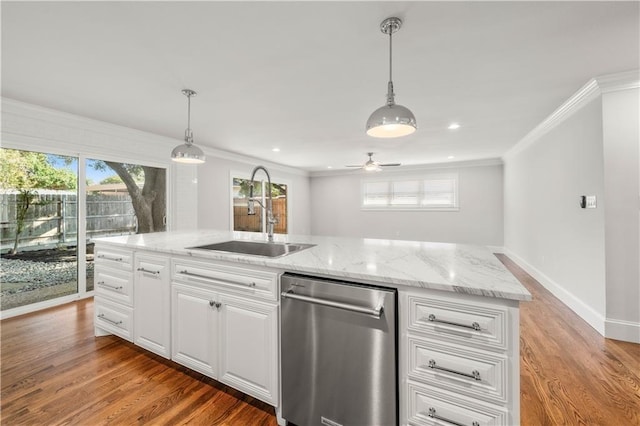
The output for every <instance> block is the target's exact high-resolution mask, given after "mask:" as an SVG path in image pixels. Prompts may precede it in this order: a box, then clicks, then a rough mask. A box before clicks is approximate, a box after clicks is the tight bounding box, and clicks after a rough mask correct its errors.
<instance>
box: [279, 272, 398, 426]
mask: <svg viewBox="0 0 640 426" xmlns="http://www.w3.org/2000/svg"><path fill="white" fill-rule="evenodd" d="M281 284H282V285H281V291H282V293H281V312H282V316H281V341H282V353H281V357H282V358H281V359H282V369H281V371H282V373H281V375H282V417H284V419H285V420H287V421H288V422H289V423H293V424H295V425H298V426H313V425H322V426H376V425H378V426H392V425H397V424H398V380H397V374H398V373H397V359H396V358H397V330H396V323H397V320H396V312H397V309H396V303H397V302H396V299H397V297H396V295H397V291H396V290H395V289H390V288H383V287H374V286H367V285H361V284H354V283H347V282H341V281H335V280H328V279H321V278H312V277H305V276H301V275H295V274H284V275H283V277H282V281H281Z"/></svg>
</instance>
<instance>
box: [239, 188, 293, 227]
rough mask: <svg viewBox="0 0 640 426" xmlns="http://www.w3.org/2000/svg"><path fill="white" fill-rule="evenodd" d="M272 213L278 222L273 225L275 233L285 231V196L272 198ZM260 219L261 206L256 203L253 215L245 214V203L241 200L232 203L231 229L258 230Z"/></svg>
mask: <svg viewBox="0 0 640 426" xmlns="http://www.w3.org/2000/svg"><path fill="white" fill-rule="evenodd" d="M273 215H274V216H275V217H276V218H277V219H278V223H276V226H275V227H274V232H275V233H276V234H286V233H287V198H286V197H277V198H274V199H273ZM261 220H262V207H260V205H259V204H258V203H256V214H255V216H249V215H248V214H247V203H246V200H243V201H242V202H241V203H237V204H236V203H234V206H233V230H234V231H252V232H260V231H261V227H260V222H261Z"/></svg>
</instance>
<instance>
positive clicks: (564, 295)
mask: <svg viewBox="0 0 640 426" xmlns="http://www.w3.org/2000/svg"><path fill="white" fill-rule="evenodd" d="M504 254H506V255H507V256H508V257H509V258H510V259H511V260H513V261H514V262H515V263H516V264H518V266H520V267H521V268H522V269H524V270H525V271H526V272H527V273H528V274H529V275H531V276H532V277H533V278H535V279H536V281H538V282H539V283H540V284H541V285H542V286H543V287H544V288H546V289H547V290H549V291H550V292H551V293H552V294H553V295H554V296H555V297H557V298H558V299H560V301H561V302H562V303H564V304H565V305H567V307H568V308H569V309H571V310H572V311H573V312H575V313H576V315H578V316H579V317H580V318H582V319H583V320H584V321H586V322H587V324H589V325H590V326H591V327H593V328H594V329H595V330H596V331H597V332H598V333H600V334H601V335H603V336H605V329H606V327H605V317H604V316H603V315H602V314H600V313H598V312H597V311H596V310H595V309H593V308H592V307H591V306H589V305H587V304H586V303H584V302H583V301H582V300H580V298H578V297H577V296H575V295H574V294H573V293H571V292H570V291H568V290H567V289H565V288H564V287H562V285H560V284H559V283H557V282H555V281H554V280H552V279H551V278H549V277H548V276H546V275H545V274H544V273H543V272H542V271H540V270H539V269H537V268H536V267H534V266H533V265H531V264H529V262H527V261H526V260H524V259H523V258H522V257H520V256H518V255H517V254H516V253H514V252H513V250H510V249H509V248H508V247H505V248H504ZM606 337H608V336H606Z"/></svg>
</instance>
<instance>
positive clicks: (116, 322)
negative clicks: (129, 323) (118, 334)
mask: <svg viewBox="0 0 640 426" xmlns="http://www.w3.org/2000/svg"><path fill="white" fill-rule="evenodd" d="M98 318H101V319H103V320H105V321H106V322H110V323H111V324H113V325H120V324H122V321H114V320H112V319H109V318H107V317H105V316H104V314H99V315H98Z"/></svg>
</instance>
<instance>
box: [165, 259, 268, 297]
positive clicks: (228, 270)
mask: <svg viewBox="0 0 640 426" xmlns="http://www.w3.org/2000/svg"><path fill="white" fill-rule="evenodd" d="M172 271H173V276H172V278H173V280H174V281H177V282H182V283H188V284H192V285H194V284H195V285H208V284H210V285H214V286H215V289H218V290H219V289H224V290H225V291H230V292H234V293H237V294H241V295H245V296H254V297H258V298H262V299H268V300H277V293H276V291H277V288H278V274H277V273H275V272H270V271H264V270H259V269H253V268H249V267H236V266H230V265H223V264H217V263H204V262H195V261H189V260H177V259H174V260H173V268H172Z"/></svg>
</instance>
